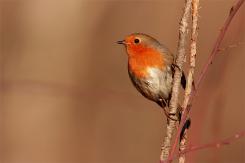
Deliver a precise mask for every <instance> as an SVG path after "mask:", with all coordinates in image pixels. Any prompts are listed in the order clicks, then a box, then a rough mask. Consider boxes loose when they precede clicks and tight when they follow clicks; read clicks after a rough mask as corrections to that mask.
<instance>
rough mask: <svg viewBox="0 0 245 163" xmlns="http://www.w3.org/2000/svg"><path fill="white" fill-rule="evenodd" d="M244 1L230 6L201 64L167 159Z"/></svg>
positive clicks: (172, 153)
mask: <svg viewBox="0 0 245 163" xmlns="http://www.w3.org/2000/svg"><path fill="white" fill-rule="evenodd" d="M244 1H245V0H238V1H237V3H236V4H235V5H234V6H232V8H231V10H230V13H229V15H228V17H227V19H226V21H225V23H224V25H223V27H222V29H221V31H220V34H219V36H218V37H217V39H216V42H215V44H214V47H213V49H212V52H211V54H210V55H209V58H208V60H207V62H206V63H205V65H204V66H203V68H202V70H201V73H200V75H199V77H198V79H197V82H196V83H195V89H192V91H191V94H190V98H189V104H188V105H187V107H186V109H185V108H184V111H183V112H182V116H181V122H180V124H179V127H178V129H177V133H176V136H175V139H174V144H173V146H172V149H171V153H170V155H169V158H168V160H172V159H173V156H174V152H175V149H176V147H177V144H178V141H179V137H180V133H181V130H182V128H183V126H184V123H185V121H186V117H187V116H188V113H189V109H190V108H191V103H192V102H193V99H194V97H195V95H196V93H197V90H198V88H199V85H200V83H201V81H202V80H203V79H204V76H205V75H206V73H207V70H208V67H209V65H210V64H211V63H212V61H213V60H214V57H215V56H216V55H217V54H218V51H219V48H220V45H221V42H222V40H223V39H224V36H225V33H226V31H227V29H228V27H229V25H230V23H231V21H232V19H233V17H234V16H235V15H236V13H237V11H238V10H239V8H240V7H241V6H242V4H243V3H244Z"/></svg>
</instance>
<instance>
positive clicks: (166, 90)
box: [117, 33, 185, 107]
mask: <svg viewBox="0 0 245 163" xmlns="http://www.w3.org/2000/svg"><path fill="white" fill-rule="evenodd" d="M117 43H118V44H123V45H125V47H126V51H127V54H128V73H129V76H130V79H131V81H132V83H133V85H134V86H135V87H136V88H137V90H138V91H139V92H140V93H141V94H142V95H143V96H144V97H146V98H148V99H149V100H152V101H154V102H156V103H157V104H159V105H160V106H161V107H165V106H166V105H168V102H169V99H170V97H171V91H172V81H173V73H174V65H175V64H174V59H175V58H174V55H173V54H172V53H171V52H170V51H169V50H168V48H167V47H165V46H164V45H163V44H160V43H159V42H158V41H157V40H156V39H154V38H153V37H151V36H149V35H146V34H143V33H133V34H131V35H129V36H127V37H126V38H125V39H124V40H122V41H118V42H117ZM184 82H185V81H184V79H182V83H183V84H184ZM184 85H185V84H184Z"/></svg>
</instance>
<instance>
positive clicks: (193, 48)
mask: <svg viewBox="0 0 245 163" xmlns="http://www.w3.org/2000/svg"><path fill="white" fill-rule="evenodd" d="M198 8H199V0H192V33H191V44H190V69H189V72H188V76H187V85H186V89H185V95H184V101H183V105H182V108H184V109H186V108H187V105H188V102H189V99H190V95H191V89H192V83H193V80H194V70H195V66H196V54H197V36H198V32H197V29H198V16H199V15H198ZM186 145H187V129H186V130H185V131H184V135H183V138H182V139H181V141H180V147H179V149H180V152H182V151H184V150H185V149H186ZM184 162H185V154H181V155H180V157H179V163H184Z"/></svg>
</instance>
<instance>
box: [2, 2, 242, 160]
mask: <svg viewBox="0 0 245 163" xmlns="http://www.w3.org/2000/svg"><path fill="white" fill-rule="evenodd" d="M183 2H184V1H180V0H50V1H48V0H1V2H0V11H1V12H0V13H1V17H0V20H1V21H0V31H1V32H0V34H1V36H0V38H1V44H0V45H1V47H0V49H1V53H0V71H1V72H0V74H1V76H0V77H1V87H0V93H1V94H0V95H1V96H0V97H1V98H0V104H1V105H0V115H1V116H0V122H1V130H0V134H1V137H0V140H1V143H0V149H1V150H0V158H1V161H2V162H3V163H156V162H158V160H159V153H160V145H161V142H162V139H163V136H164V133H165V131H164V129H165V125H166V118H165V117H164V115H163V112H162V111H161V109H159V107H158V106H157V105H156V104H154V103H152V102H150V101H148V100H146V99H144V98H143V97H142V96H141V95H140V94H139V93H138V92H137V91H136V90H135V89H134V88H133V86H132V84H131V83H130V80H129V78H128V75H127V57H126V54H125V51H124V48H123V47H121V46H119V45H117V44H115V41H117V40H120V39H122V38H124V36H125V35H127V34H130V33H133V32H144V33H147V34H150V35H152V36H154V37H156V38H157V39H158V40H160V41H161V42H162V43H164V44H166V45H167V46H168V47H169V48H170V49H171V50H172V51H173V52H176V46H177V40H178V24H179V20H180V16H181V13H182V7H183ZM234 2H235V1H234V0H205V1H201V9H200V25H199V27H200V30H199V38H198V62H197V73H196V74H198V73H199V70H200V68H201V67H202V66H203V64H204V62H205V61H206V59H207V57H208V54H209V53H210V51H211V48H212V46H213V44H214V41H215V39H216V37H217V35H218V33H219V29H220V28H221V26H222V24H223V22H224V20H225V18H226V17H227V15H228V13H229V10H230V7H231V5H232V4H234ZM244 35H245V6H243V7H242V8H241V9H240V11H239V13H238V14H237V16H236V17H235V19H234V21H233V22H232V24H231V27H230V29H229V30H228V33H227V35H226V37H225V41H224V42H223V43H222V47H223V48H226V50H225V51H221V53H220V55H218V57H217V58H216V59H215V61H214V62H213V64H212V66H211V67H210V69H209V71H208V75H207V77H206V78H205V80H204V82H203V83H202V86H201V89H200V91H199V94H198V96H197V98H196V100H195V103H194V105H193V109H192V111H191V116H192V126H191V130H190V138H191V142H190V144H193V145H194V144H202V143H207V142H211V141H214V140H219V139H221V138H225V137H228V136H230V135H232V134H234V133H236V132H237V131H241V130H244V129H245V120H244V116H245V111H244V109H245V87H244V83H245V74H244V71H245V64H244V61H245V55H244V54H245V45H244V42H245V40H244V38H245V37H244ZM234 44H235V45H237V47H235V48H227V47H228V46H230V45H234ZM188 157H189V161H188V162H198V163H206V162H224V163H228V162H229V163H230V162H234V163H235V162H236V163H242V162H243V163H244V162H245V139H244V138H243V139H241V140H238V141H236V142H234V143H233V144H231V145H228V146H225V147H222V148H220V149H208V150H202V151H197V152H193V153H190V154H188Z"/></svg>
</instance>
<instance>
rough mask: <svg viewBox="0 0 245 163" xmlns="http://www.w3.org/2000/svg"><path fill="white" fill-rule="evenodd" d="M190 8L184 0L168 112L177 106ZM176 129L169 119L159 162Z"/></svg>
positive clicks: (166, 153)
mask: <svg viewBox="0 0 245 163" xmlns="http://www.w3.org/2000/svg"><path fill="white" fill-rule="evenodd" d="M190 10H191V0H186V2H185V8H184V13H183V16H182V19H181V21H180V27H179V43H178V53H177V56H176V57H177V58H176V63H175V64H176V65H177V66H178V68H177V67H176V68H175V73H174V79H173V88H172V97H171V100H170V105H169V107H170V108H169V109H170V113H173V114H176V112H177V107H178V96H179V87H180V79H181V76H182V71H181V69H182V66H183V62H184V58H185V43H186V36H187V27H188V18H189V16H190ZM172 117H173V118H175V119H176V118H177V117H176V115H175V116H172ZM175 129H176V121H174V120H171V119H169V120H168V123H167V129H166V135H165V138H164V142H163V145H162V148H161V155H160V162H163V160H166V159H167V158H168V155H169V151H170V147H171V140H172V137H173V134H174V131H175Z"/></svg>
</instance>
